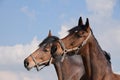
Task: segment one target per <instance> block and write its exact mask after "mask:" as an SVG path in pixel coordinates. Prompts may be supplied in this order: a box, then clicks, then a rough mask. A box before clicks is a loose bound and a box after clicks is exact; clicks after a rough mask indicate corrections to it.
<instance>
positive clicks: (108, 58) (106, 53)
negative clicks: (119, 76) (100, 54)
mask: <svg viewBox="0 0 120 80" xmlns="http://www.w3.org/2000/svg"><path fill="white" fill-rule="evenodd" d="M104 55H105V57H106V59H107V60H108V62H109V63H111V56H110V53H108V52H106V51H104Z"/></svg>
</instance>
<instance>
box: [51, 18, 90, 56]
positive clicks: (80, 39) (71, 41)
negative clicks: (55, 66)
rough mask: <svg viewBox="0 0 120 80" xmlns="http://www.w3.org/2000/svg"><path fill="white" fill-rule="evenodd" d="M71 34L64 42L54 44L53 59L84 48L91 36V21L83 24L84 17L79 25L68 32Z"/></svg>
mask: <svg viewBox="0 0 120 80" xmlns="http://www.w3.org/2000/svg"><path fill="white" fill-rule="evenodd" d="M68 32H69V34H68V35H67V36H66V37H65V38H63V39H62V40H60V39H59V40H57V41H55V42H54V43H53V45H52V48H51V54H52V56H53V57H56V56H60V55H61V56H64V54H65V53H68V52H72V51H73V52H74V51H78V50H79V49H80V48H81V47H83V46H84V45H85V44H86V42H87V41H88V39H89V38H90V36H91V29H90V26H89V20H88V18H87V19H86V23H85V24H83V23H82V17H80V19H79V21H78V25H77V26H75V27H73V28H72V29H70V30H68Z"/></svg>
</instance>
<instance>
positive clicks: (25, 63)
mask: <svg viewBox="0 0 120 80" xmlns="http://www.w3.org/2000/svg"><path fill="white" fill-rule="evenodd" d="M28 65H29V62H28V61H27V60H24V66H25V67H26V68H27V67H28Z"/></svg>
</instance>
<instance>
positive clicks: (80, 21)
mask: <svg viewBox="0 0 120 80" xmlns="http://www.w3.org/2000/svg"><path fill="white" fill-rule="evenodd" d="M80 25H83V21H82V17H80V18H79V22H78V26H80Z"/></svg>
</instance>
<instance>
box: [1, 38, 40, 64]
mask: <svg viewBox="0 0 120 80" xmlns="http://www.w3.org/2000/svg"><path fill="white" fill-rule="evenodd" d="M38 44H39V41H38V40H37V38H36V37H35V38H34V39H33V40H32V42H31V43H29V44H26V45H22V44H17V45H14V46H0V63H1V64H4V65H5V64H11V63H12V64H16V63H17V64H18V63H23V59H24V58H25V57H27V56H28V55H29V54H31V52H33V51H34V50H35V49H36V48H37V46H38ZM9 62H10V63H9Z"/></svg>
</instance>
